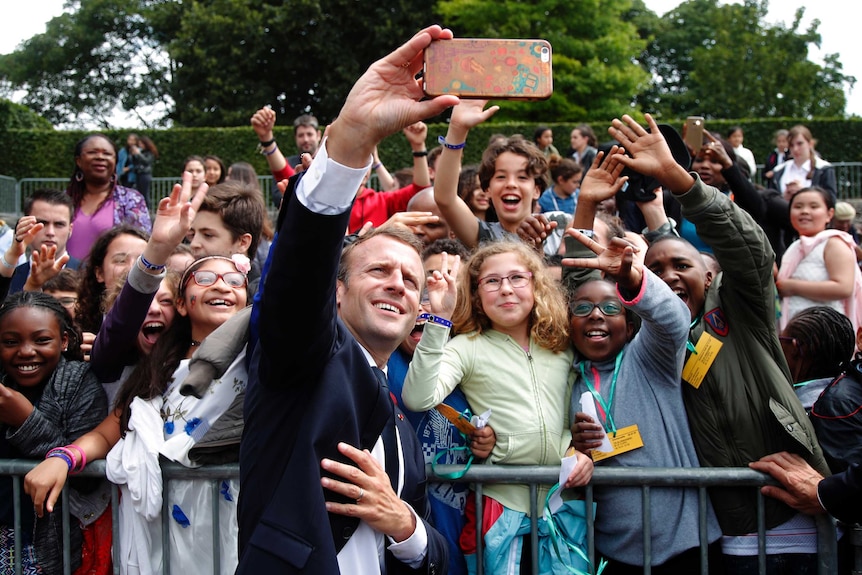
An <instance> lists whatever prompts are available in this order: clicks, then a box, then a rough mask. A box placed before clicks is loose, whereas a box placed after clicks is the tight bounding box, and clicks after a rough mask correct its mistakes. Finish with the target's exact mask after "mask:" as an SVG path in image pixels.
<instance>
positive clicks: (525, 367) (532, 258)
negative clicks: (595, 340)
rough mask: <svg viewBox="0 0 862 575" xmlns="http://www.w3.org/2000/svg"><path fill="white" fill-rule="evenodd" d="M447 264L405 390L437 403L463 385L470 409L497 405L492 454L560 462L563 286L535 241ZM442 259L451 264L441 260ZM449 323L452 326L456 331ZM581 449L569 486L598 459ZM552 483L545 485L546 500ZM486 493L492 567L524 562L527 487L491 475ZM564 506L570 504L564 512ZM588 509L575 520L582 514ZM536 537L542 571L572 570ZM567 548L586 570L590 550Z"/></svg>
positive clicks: (506, 459)
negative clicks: (584, 554)
mask: <svg viewBox="0 0 862 575" xmlns="http://www.w3.org/2000/svg"><path fill="white" fill-rule="evenodd" d="M451 267H452V273H451V274H449V273H445V274H444V273H442V272H438V271H435V272H434V275H433V276H432V277H431V278H429V279H428V296H429V300H430V302H429V307H430V309H431V312H432V314H433V315H434V318H432V320H430V321H429V322H428V323H426V324H425V329H424V331H423V334H422V339H421V340H420V342H419V345H418V346H417V347H416V351H415V353H414V355H413V361H412V362H411V364H410V369H409V370H408V373H407V378H406V380H405V382H404V389H403V392H402V397H403V399H404V403H405V404H406V405H407V407H408V408H410V409H412V410H414V411H425V410H428V409H432V408H433V407H434V406H436V405H438V404H439V403H441V402H442V401H443V399H445V398H446V396H447V395H449V394H450V393H451V392H452V391H453V390H454V389H455V387H457V386H460V387H461V389H462V390H463V392H464V394H465V395H466V397H467V401H468V402H469V404H470V407H471V408H472V409H473V411H474V413H483V412H485V411H486V410H489V409H490V410H491V418H490V421H489V424H490V426H491V427H492V428H493V430H494V432H495V434H496V445H495V446H494V448H493V449H492V451H491V454H490V456H489V457H488V458H487V459H486V463H489V464H512V465H560V461H561V458H562V455H563V453H564V452H565V450H566V447H567V446H568V444H569V437H570V436H569V423H568V418H567V409H568V405H567V398H568V389H569V386H568V376H569V370H570V368H571V362H572V353H571V351H570V347H569V340H568V330H567V323H566V305H565V301H564V299H563V295H562V293H561V291H560V289H559V287H558V286H557V284H556V282H555V281H554V280H553V279H552V278H551V276H550V275H549V273H548V272H547V271H546V269H545V266H544V264H543V262H542V260H541V258H540V257H539V256H538V254H537V253H536V252H535V250H533V249H532V248H530V247H529V246H527V245H526V244H523V243H516V242H494V243H490V244H487V245H485V246H483V247H481V248H479V249H478V250H477V251H476V253H475V254H474V255H473V256H472V257H471V258H470V260H469V262H468V263H467V264H465V266H464V269H462V270H461V271H460V273H458V272H457V268H458V267H459V266H458V265H455V266H451ZM441 268H442V269H443V270H448V269H449V268H450V266H448V265H446V264H445V263H444V265H442V266H441ZM456 274H457V278H458V279H457V287H456V281H455V276H456ZM456 292H457V297H456ZM450 319H451V322H450V321H449V320H450ZM449 327H451V328H452V330H453V331H454V332H455V334H456V335H455V337H454V338H452V340H451V341H450V340H449ZM578 458H579V461H578V465H577V466H576V467H575V470H574V471H573V472H572V474H570V475H569V477H568V481H567V482H566V484H565V487H574V486H580V485H584V484H586V483H587V482H588V481H589V480H590V478H591V477H592V469H593V464H592V462H591V461H590V460H589V458H588V457H587V456H585V455H583V454H580V455H578ZM549 487H550V486H540V488H539V501H540V502H542V501H544V499H545V496H546V495H547V493H548V490H549ZM484 494H485V502H484V506H485V507H484V508H485V510H486V515H485V517H486V520H485V521H484V527H485V529H486V530H488V529H489V528H490V529H493V530H494V532H493V533H490V534H488V535H486V537H485V547H484V560H485V569H486V572H488V573H502V572H509V571H508V570H510V569H514V572H517V571H518V565H520V564H521V563H523V562H528V561H529V557H530V551H529V549H525V547H524V545H525V543H526V544H529V542H528V540H529V537H524V536H522V535H520V534H519V533H521V531H519V529H518V528H519V527H520V526H523V525H529V522H530V490H529V487H528V486H527V485H486V486H485V488H484ZM474 501H475V500H474V498H473V497H470V498H468V500H467V510H466V513H467V526H466V527H465V530H464V532H463V533H462V535H461V548H462V550H463V551H464V554H465V557H466V558H467V561H468V565H472V566H474V567H475V561H476V531H475V530H476V518H475V503H474ZM567 505H568V504H567ZM489 509H491V510H492V515H493V521H490V522H489V521H488V520H487V518H488V515H487V512H488V511H487V510H489ZM568 511H569V509H568V508H564V511H563V513H566V512H568ZM504 516H505V517H504ZM572 517H574V515H572ZM582 517H583V516H582V515H581V517H580V518H579V519H575V521H580V522H581V523H583V518H582ZM542 521H544V519H543V518H539V522H540V523H541V522H542ZM491 523H493V524H494V527H492V526H491ZM504 526H506V527H504ZM501 531H502V532H501ZM525 532H529V529H527V530H526V531H525ZM486 533H488V531H486ZM583 533H584V534H585V531H583ZM497 535H501V536H499V537H498V536H497ZM539 545H540V546H539V562H540V565H541V566H542V572H543V573H566V572H568V570H567V567H566V566H565V565H563V561H561V560H560V559H559V558H558V557H557V556H556V555H555V554H554V552H553V550H551V549H550V543H549V540H548V539H547V538H545V537H542V538H541V540H540V544H539ZM562 553H563V558H564V561H565V562H567V563H568V564H569V565H571V566H573V567H575V568H579V569H581V570H584V571H586V568H587V564H586V561H585V560H583V559H581V558H580V557H578V556H577V555H576V554H575V553H570V552H569V551H568V549H566V550H563V551H562Z"/></svg>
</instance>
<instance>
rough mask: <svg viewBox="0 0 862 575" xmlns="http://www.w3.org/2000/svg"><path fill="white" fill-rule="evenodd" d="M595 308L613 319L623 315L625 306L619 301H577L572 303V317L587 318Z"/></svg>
mask: <svg viewBox="0 0 862 575" xmlns="http://www.w3.org/2000/svg"><path fill="white" fill-rule="evenodd" d="M595 308H599V311H600V312H602V313H603V314H604V315H606V316H608V317H613V316H615V315H620V314H621V313H623V309H624V308H623V304H621V303H620V302H619V300H612V299H606V300H605V301H600V302H599V303H593V302H591V301H576V302H572V305H571V310H572V315H573V316H575V317H587V316H588V315H590V314H591V313H593V310H594V309H595Z"/></svg>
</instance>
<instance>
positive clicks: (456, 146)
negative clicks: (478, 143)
mask: <svg viewBox="0 0 862 575" xmlns="http://www.w3.org/2000/svg"><path fill="white" fill-rule="evenodd" d="M437 142H438V143H439V144H440V145H441V146H443V147H444V148H447V149H449V150H463V149H464V148H465V147H466V146H467V142H461V143H460V144H450V143H449V142H447V141H446V138H444V137H443V136H438V137H437Z"/></svg>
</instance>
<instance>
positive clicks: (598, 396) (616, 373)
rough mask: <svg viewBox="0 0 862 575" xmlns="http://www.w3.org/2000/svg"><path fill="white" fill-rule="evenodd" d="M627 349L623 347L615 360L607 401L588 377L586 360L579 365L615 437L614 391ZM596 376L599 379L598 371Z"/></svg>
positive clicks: (608, 428)
mask: <svg viewBox="0 0 862 575" xmlns="http://www.w3.org/2000/svg"><path fill="white" fill-rule="evenodd" d="M625 351H626V350H625V348H623V349H621V350H620V352H619V353H618V354H617V359H616V361H614V376H613V378H611V389H610V391H609V392H608V400H607V401H605V398H603V397H602V394H600V393H599V392H598V391H596V388H595V387H593V383H592V382H591V381H590V378H589V377H587V370H586V369H584V363H586V362H581V363H580V365H579V367H580V369H581V377H583V378H584V383H585V384H586V385H587V389H588V390H589V391H590V393H591V394H593V398H595V400H596V402H598V404H599V405H600V406H601V408H602V409H603V410H604V412H605V427H606V428H607V430H608V431H610V432H611V433H613V434H614V437H616V435H617V426H616V424H615V423H614V416H613V412H612V411H611V408H612V407H613V403H614V392H615V391H616V389H617V377H619V375H620V364H621V363H622V361H623V355H624V354H625ZM596 378H597V379H598V372H596Z"/></svg>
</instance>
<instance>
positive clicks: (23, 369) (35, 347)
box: [0, 291, 110, 573]
mask: <svg viewBox="0 0 862 575" xmlns="http://www.w3.org/2000/svg"><path fill="white" fill-rule="evenodd" d="M0 333H2V334H3V337H2V339H3V342H2V344H0V379H2V381H3V385H2V386H0V389H2V390H3V392H4V397H3V409H2V410H0V459H16V458H27V459H40V458H42V457H45V454H46V453H47V454H48V455H47V456H48V458H50V459H53V460H54V461H59V462H60V463H61V464H62V465H63V466H64V467H65V466H66V461H67V460H68V459H69V457H68V454H67V453H66V452H65V451H63V450H60V451H58V450H55V449H52V448H53V447H54V446H56V445H65V444H66V443H68V442H69V441H71V440H72V439H74V438H75V437H79V436H80V435H81V434H83V433H86V432H88V431H90V430H91V429H93V428H94V427H96V425H98V424H99V421H100V420H101V419H102V416H103V415H104V412H105V409H107V400H106V399H105V392H104V391H102V387H101V386H100V385H99V381H98V380H97V379H96V376H95V375H93V374H92V373H91V372H90V371H89V369H88V366H87V364H86V363H84V362H82V361H80V360H81V332H80V331H78V329H77V328H76V327H75V324H74V322H73V321H72V318H71V317H70V316H69V313H68V312H67V311H66V309H65V308H63V306H62V305H60V302H59V301H57V300H56V299H54V298H53V297H51V296H49V295H47V294H43V293H41V292H34V291H22V292H18V293H16V294H13V295H12V296H10V297H9V298H8V299H7V300H6V301H5V302H3V305H2V306H0ZM76 471H79V469H78V468H75V469H74V470H73V472H76ZM79 486H80V485H79ZM73 487H74V484H73ZM20 499H21V504H22V506H21V509H26V508H27V507H26V506H29V504H30V502H29V501H27V499H28V498H26V497H25V496H24V495H23V494H22V495H21V496H20ZM14 501H15V496H14V492H13V486H12V478H11V477H8V476H7V477H2V478H0V547H2V551H0V572H2V573H13V572H14V571H13V564H12V557H13V545H14V544H15V543H16V542H15V537H14V529H13V525H14V514H13V503H14ZM103 503H104V504H103V505H102V506H101V509H97V510H96V511H95V515H94V516H92V517H98V516H99V515H100V514H101V512H102V510H104V507H105V505H106V504H107V501H104V502H103ZM69 505H70V507H69V511H70V513H72V515H73V516H74V517H77V518H81V519H82V518H83V517H85V516H86V515H87V514H89V513H90V512H91V511H93V507H92V506H93V505H95V504H94V503H93V502H92V500H91V499H90V498H88V497H86V496H83V497H82V496H81V494H80V493H79V492H78V491H76V492H75V493H74V496H73V497H70V498H69ZM61 517H62V515H61V514H60V513H53V514H51V515H48V516H43V517H40V518H38V519H35V518H34V516H33V514H32V513H22V514H21V518H20V520H21V531H20V533H21V538H22V541H20V542H19V543H21V545H22V551H23V553H22V556H21V558H22V567H23V568H24V569H23V572H24V573H61V572H62V570H63V559H62V557H63V538H62V527H61V520H60V519H61ZM34 519H35V520H34ZM80 525H81V524H80V522H79V521H77V520H75V519H73V520H72V524H71V528H72V529H71V537H70V540H71V549H70V555H71V559H72V569H76V568H78V566H79V565H80V564H81V540H82V536H81V529H80ZM107 565H108V566H110V559H108V561H107Z"/></svg>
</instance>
